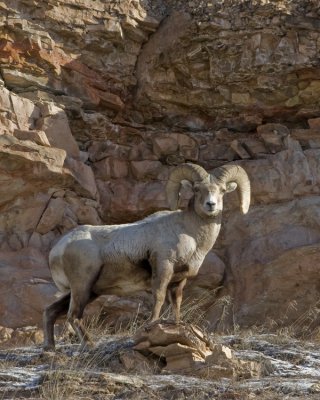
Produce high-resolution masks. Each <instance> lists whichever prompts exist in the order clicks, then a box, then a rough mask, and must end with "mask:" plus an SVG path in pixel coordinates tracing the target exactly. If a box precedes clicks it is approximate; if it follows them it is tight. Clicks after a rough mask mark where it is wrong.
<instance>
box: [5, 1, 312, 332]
mask: <svg viewBox="0 0 320 400" xmlns="http://www.w3.org/2000/svg"><path fill="white" fill-rule="evenodd" d="M218 3H219V4H218ZM218 3H217V2H208V1H202V0H201V1H197V2H195V1H189V2H185V1H182V0H181V1H180V0H179V1H175V2H173V1H171V0H166V1H152V2H151V1H148V0H141V1H138V0H124V1H121V2H118V1H109V2H104V1H102V0H96V1H93V0H80V1H78V2H77V4H76V5H75V4H73V3H72V2H70V1H68V0H61V1H59V2H57V1H55V0H50V1H42V0H40V1H34V0H23V1H10V2H9V1H4V2H2V3H1V4H0V11H1V13H0V14H1V15H0V21H1V28H0V78H1V79H0V83H1V84H0V182H1V185H0V194H1V196H0V260H1V265H0V268H1V271H3V273H2V274H1V278H0V304H1V306H0V307H1V312H0V324H1V325H3V326H7V327H10V328H17V327H20V326H23V325H30V324H31V325H33V324H37V323H40V321H41V311H42V309H43V307H44V305H45V304H47V303H48V302H50V301H52V300H53V298H54V297H53V295H54V293H55V288H54V286H53V284H52V282H51V280H50V273H49V270H48V267H47V261H46V260H47V254H48V250H49V249H50V247H51V246H52V244H53V243H54V242H55V241H56V240H57V239H58V238H59V237H60V236H61V235H62V234H63V233H64V232H66V231H69V230H70V229H72V228H73V227H75V226H77V225H79V224H95V225H97V224H102V223H105V224H109V223H122V222H128V221H134V220H136V219H138V218H142V217H144V216H146V215H148V214H149V213H151V212H154V211H157V210H160V209H164V208H166V207H167V202H166V198H165V194H164V185H165V182H166V179H167V177H168V173H169V172H170V170H171V169H172V168H174V166H175V165H178V164H180V163H183V162H186V161H190V162H195V163H199V164H201V165H202V166H203V167H205V168H206V169H207V170H209V171H210V170H212V169H213V168H215V167H217V166H220V165H222V164H225V163H228V162H235V163H239V164H241V165H242V166H243V167H244V168H245V169H246V170H247V171H248V174H249V176H250V179H251V181H252V192H253V193H252V207H251V209H250V212H249V214H248V215H246V216H241V215H240V214H239V212H238V204H237V198H236V195H235V194H232V195H230V196H228V197H227V198H226V199H225V213H224V220H223V228H222V232H221V236H220V237H219V239H218V242H217V244H216V246H215V249H214V253H213V252H212V253H210V254H209V255H208V257H207V259H206V261H205V264H204V266H203V267H202V270H201V272H200V274H199V276H198V278H197V279H196V280H195V281H194V282H190V283H189V286H188V288H186V291H185V297H186V299H188V301H189V302H191V303H192V302H195V303H197V300H195V299H202V300H203V299H205V300H203V301H202V300H201V301H200V300H199V301H198V305H199V307H200V306H201V307H200V308H201V315H202V316H203V319H205V320H207V321H208V323H209V325H210V326H211V328H212V329H213V328H219V327H222V326H228V325H229V326H230V324H236V325H240V326H249V325H252V324H265V323H266V321H273V322H274V323H276V324H291V323H293V322H294V321H296V320H297V318H299V316H300V315H302V314H303V313H306V312H309V311H310V309H313V310H314V309H315V307H316V305H317V304H318V303H317V302H318V298H319V290H320V289H319V288H320V278H319V276H320V275H319V273H318V272H319V268H318V262H317V260H318V258H319V255H320V250H319V241H320V226H319V222H318V221H319V206H320V197H319V194H320V178H319V172H318V171H319V155H320V106H319V102H318V97H319V93H320V80H319V60H318V53H319V46H320V30H319V22H318V18H319V12H320V11H319V6H318V4H317V2H315V1H312V0H295V1H284V2H281V3H276V2H273V1H264V2H259V1H257V2H242V1H240V0H239V1H228V0H225V1H222V2H218ZM184 195H185V196H183V197H184V199H183V201H182V203H181V204H182V205H184V204H186V198H187V195H188V194H187V193H185V194H184ZM218 288H220V289H219V290H218ZM217 296H220V300H218V301H217ZM224 298H228V299H230V301H229V303H228V304H230V305H231V306H232V313H229V316H227V317H226V314H227V313H226V307H227V306H226V304H227V302H224V301H223V299H224ZM113 300H114V301H115V302H116V300H115V299H113ZM106 303H108V302H106ZM132 304H135V303H132ZM132 304H131V305H132ZM119 307H120V308H119V309H121V307H122V305H120V306H119ZM116 308H117V306H116V304H115V303H114V304H112V305H111V306H110V307H109V308H108V307H107V311H108V309H109V310H112V311H114V310H115V309H116ZM127 310H128V311H129V313H131V310H132V308H131V307H130V306H128V308H127ZM123 312H125V310H123ZM314 315H315V316H314V321H315V322H316V320H317V318H318V314H317V313H315V314H314ZM189 320H190V319H189Z"/></svg>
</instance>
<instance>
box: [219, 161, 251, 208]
mask: <svg viewBox="0 0 320 400" xmlns="http://www.w3.org/2000/svg"><path fill="white" fill-rule="evenodd" d="M211 175H212V176H214V178H215V179H216V180H218V181H220V182H221V181H223V182H225V183H229V182H235V183H236V184H237V185H238V190H239V194H240V208H241V211H242V212H243V214H246V213H247V212H248V210H249V206H250V197H251V189H250V181H249V178H248V175H247V173H246V171H245V170H244V169H243V168H242V167H240V165H224V166H222V167H218V168H216V169H215V170H213V172H212V174H211Z"/></svg>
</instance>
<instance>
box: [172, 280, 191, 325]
mask: <svg viewBox="0 0 320 400" xmlns="http://www.w3.org/2000/svg"><path fill="white" fill-rule="evenodd" d="M186 283H187V279H183V280H182V281H180V282H179V283H178V284H176V285H175V286H174V287H172V288H170V289H169V300H170V303H171V307H172V311H173V313H174V316H175V321H176V323H177V324H178V323H179V322H180V308H181V303H182V294H183V288H184V287H185V285H186Z"/></svg>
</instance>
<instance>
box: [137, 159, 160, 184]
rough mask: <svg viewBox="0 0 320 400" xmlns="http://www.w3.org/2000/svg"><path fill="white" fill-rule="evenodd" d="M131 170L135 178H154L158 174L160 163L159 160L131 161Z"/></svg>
mask: <svg viewBox="0 0 320 400" xmlns="http://www.w3.org/2000/svg"><path fill="white" fill-rule="evenodd" d="M130 165H131V170H132V173H133V176H134V177H135V179H138V180H145V179H155V178H157V176H158V175H159V173H160V171H161V169H162V164H161V162H160V161H149V160H146V161H131V163H130Z"/></svg>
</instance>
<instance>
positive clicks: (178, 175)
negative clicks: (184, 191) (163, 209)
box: [166, 163, 210, 210]
mask: <svg viewBox="0 0 320 400" xmlns="http://www.w3.org/2000/svg"><path fill="white" fill-rule="evenodd" d="M209 178H210V175H209V174H208V172H207V171H206V170H205V169H204V168H202V167H200V165H196V164H191V163H187V164H181V165H179V166H178V167H176V168H175V169H174V170H173V171H172V172H171V173H170V175H169V179H168V182H167V186H166V194H167V200H168V203H169V207H170V209H171V210H176V209H177V208H178V203H179V191H180V184H181V181H182V180H188V181H190V182H192V183H194V182H201V181H206V180H209Z"/></svg>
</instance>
